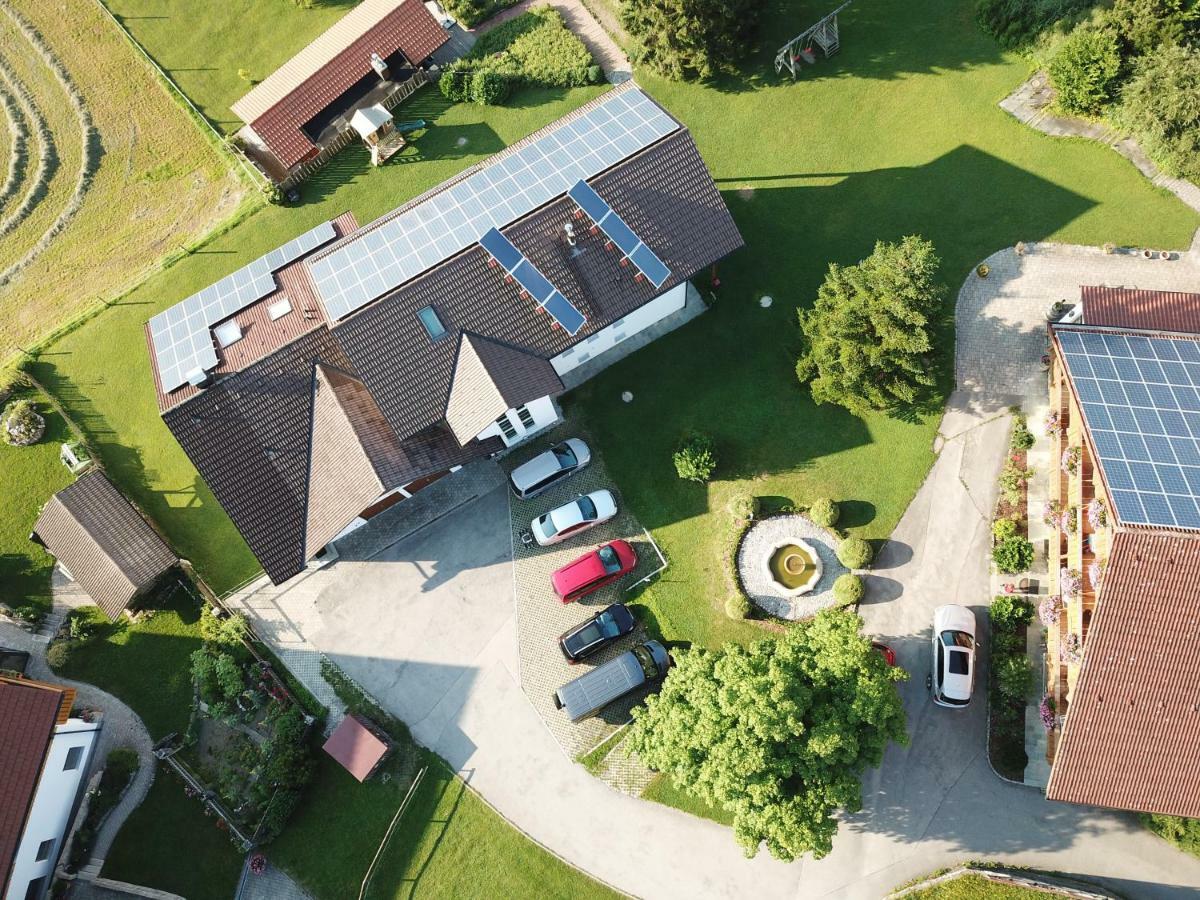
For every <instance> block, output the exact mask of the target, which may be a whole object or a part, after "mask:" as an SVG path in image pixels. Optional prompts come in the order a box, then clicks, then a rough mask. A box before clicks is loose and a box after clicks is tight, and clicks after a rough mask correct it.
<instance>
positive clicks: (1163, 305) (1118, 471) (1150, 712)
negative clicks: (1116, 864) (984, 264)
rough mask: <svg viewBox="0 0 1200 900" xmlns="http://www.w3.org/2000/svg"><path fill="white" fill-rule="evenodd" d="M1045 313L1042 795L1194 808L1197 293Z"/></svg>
mask: <svg viewBox="0 0 1200 900" xmlns="http://www.w3.org/2000/svg"><path fill="white" fill-rule="evenodd" d="M1081 312H1082V315H1081V316H1072V317H1071V318H1075V319H1077V321H1074V322H1072V323H1071V324H1065V323H1059V324H1053V325H1052V326H1051V344H1052V352H1051V366H1050V399H1051V411H1052V414H1056V415H1057V417H1058V422H1059V424H1060V427H1061V433H1060V434H1059V435H1058V436H1057V437H1056V438H1055V440H1056V447H1055V456H1054V459H1055V461H1056V463H1059V467H1058V469H1057V470H1056V471H1054V472H1052V473H1050V474H1051V496H1052V497H1053V498H1055V501H1057V502H1058V503H1059V504H1060V506H1061V514H1060V519H1059V525H1058V528H1057V529H1056V530H1055V531H1054V532H1052V537H1051V547H1050V580H1051V594H1052V595H1054V594H1060V593H1061V596H1062V600H1063V610H1062V613H1061V616H1060V618H1059V621H1058V625H1057V627H1052V628H1050V629H1049V638H1048V655H1047V674H1048V676H1049V677H1048V680H1047V684H1048V693H1049V694H1050V695H1051V696H1052V697H1053V698H1054V699H1055V703H1056V706H1057V713H1058V716H1059V725H1058V727H1057V728H1056V729H1055V731H1054V732H1053V733H1052V735H1051V741H1050V761H1051V763H1052V767H1051V774H1050V781H1049V785H1048V786H1047V789H1046V796H1047V797H1049V798H1050V799H1052V800H1068V801H1071V802H1075V803H1087V804H1095V805H1099V806H1110V807H1117V808H1120V809H1129V810H1138V811H1141V812H1153V813H1166V814H1172V815H1180V816H1200V653H1197V640H1198V638H1200V295H1195V294H1176V293H1167V292H1156V291H1136V290H1125V289H1117V288H1092V287H1085V288H1083V289H1082V309H1081Z"/></svg>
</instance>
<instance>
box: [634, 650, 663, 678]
mask: <svg viewBox="0 0 1200 900" xmlns="http://www.w3.org/2000/svg"><path fill="white" fill-rule="evenodd" d="M633 655H634V656H636V657H637V661H638V662H639V663H640V664H641V666H642V674H643V675H645V676H646V680H647V681H650V680H651V679H654V678H657V677H658V666H656V665H655V664H654V654H653V653H651V652H650V648H649V647H634V648H633Z"/></svg>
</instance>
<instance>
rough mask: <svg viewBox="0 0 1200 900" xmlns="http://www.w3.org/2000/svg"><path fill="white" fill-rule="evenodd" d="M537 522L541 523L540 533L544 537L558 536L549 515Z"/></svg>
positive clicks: (556, 528) (552, 519) (552, 518)
mask: <svg viewBox="0 0 1200 900" xmlns="http://www.w3.org/2000/svg"><path fill="white" fill-rule="evenodd" d="M538 521H539V522H541V523H542V532H543V533H544V534H545V535H546V537H548V538H549V537H554V536H555V535H556V534H558V527H557V526H556V525H555V524H554V517H553V516H552V515H550V513H546V514H545V515H544V516H542V517H541V518H540V519H538Z"/></svg>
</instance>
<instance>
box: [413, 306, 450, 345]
mask: <svg viewBox="0 0 1200 900" xmlns="http://www.w3.org/2000/svg"><path fill="white" fill-rule="evenodd" d="M417 318H418V319H420V320H421V324H422V325H424V326H425V331H426V333H427V334H428V335H429V339H430V340H431V341H436V340H437V339H438V338H440V337H441V336H442V335H443V334H445V333H446V326H445V325H443V324H442V320H441V319H439V318H438V314H437V311H436V310H434V308H433V307H432V306H426V307H423V308H422V309H421V310H419V311H418V312H417Z"/></svg>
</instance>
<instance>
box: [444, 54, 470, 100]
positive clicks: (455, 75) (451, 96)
mask: <svg viewBox="0 0 1200 900" xmlns="http://www.w3.org/2000/svg"><path fill="white" fill-rule="evenodd" d="M470 89H471V72H470V70H469V69H467V68H466V66H464V65H463V64H462V60H455V61H454V62H452V63H451V64H450V65H448V66H446V68H445V69H444V70H443V71H442V75H441V77H440V78H438V90H440V91H441V92H442V95H443V96H444V97H445V98H446V99H447V100H453V101H454V102H455V103H462V102H464V101H465V100H467V99H468V98H467V95H468V94H469V93H470Z"/></svg>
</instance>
